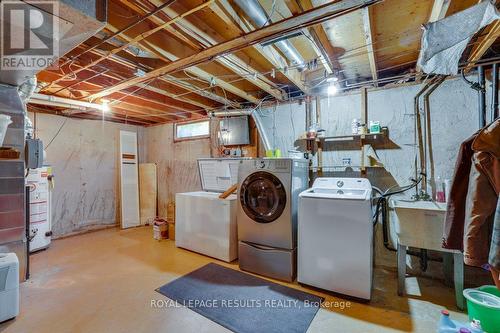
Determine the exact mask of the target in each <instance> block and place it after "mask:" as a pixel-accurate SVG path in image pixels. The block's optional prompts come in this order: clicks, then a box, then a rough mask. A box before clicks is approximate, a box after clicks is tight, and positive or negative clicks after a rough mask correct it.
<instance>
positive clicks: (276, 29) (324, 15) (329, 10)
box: [91, 0, 380, 98]
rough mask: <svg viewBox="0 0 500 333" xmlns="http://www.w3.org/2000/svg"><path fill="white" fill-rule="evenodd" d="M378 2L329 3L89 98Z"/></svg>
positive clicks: (348, 0)
mask: <svg viewBox="0 0 500 333" xmlns="http://www.w3.org/2000/svg"><path fill="white" fill-rule="evenodd" d="M378 2H380V0H344V1H341V2H333V3H328V4H325V5H322V6H319V7H316V8H314V9H311V10H309V11H306V12H304V13H302V14H299V15H297V16H294V17H291V18H288V19H284V20H282V21H279V22H276V23H273V24H271V25H268V26H265V27H263V28H261V29H258V30H255V31H253V32H250V33H248V34H245V35H243V36H240V37H236V38H233V39H231V40H228V41H226V42H223V43H220V44H217V45H215V46H213V47H210V48H207V49H205V50H203V51H201V52H199V53H196V54H193V55H191V56H188V57H185V58H181V59H179V60H176V61H173V62H172V63H169V64H167V65H165V66H163V67H160V68H157V69H155V70H153V71H151V72H149V73H147V74H146V75H145V76H144V77H139V78H132V79H128V80H124V81H123V82H121V83H119V84H117V85H115V86H114V87H111V88H108V89H105V90H103V91H102V92H99V93H97V94H94V95H92V96H91V97H92V98H97V97H103V96H107V95H109V94H111V93H113V92H116V91H119V90H122V89H126V88H128V87H131V86H134V85H136V84H137V83H141V82H144V81H147V80H149V79H151V78H154V77H158V76H161V75H165V74H169V73H172V72H174V71H178V70H182V69H186V68H189V67H191V66H196V65H199V64H202V63H204V62H207V61H210V60H212V59H214V58H216V57H219V56H223V55H226V54H229V53H232V52H236V51H239V50H241V49H243V48H245V47H248V46H250V45H254V44H256V43H259V42H263V41H265V40H269V39H271V38H273V37H276V36H278V35H282V34H284V33H290V32H292V31H297V30H300V29H303V28H306V27H309V26H312V25H315V24H318V23H321V22H323V21H325V20H328V19H332V18H335V17H337V16H341V15H344V14H346V13H349V12H352V11H354V10H357V9H360V8H364V7H366V6H369V5H372V4H374V3H378Z"/></svg>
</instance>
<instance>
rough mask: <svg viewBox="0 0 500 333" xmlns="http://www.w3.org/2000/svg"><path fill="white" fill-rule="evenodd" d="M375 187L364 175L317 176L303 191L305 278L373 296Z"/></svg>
mask: <svg viewBox="0 0 500 333" xmlns="http://www.w3.org/2000/svg"><path fill="white" fill-rule="evenodd" d="M372 221H373V218H372V186H371V184H370V182H369V181H368V179H364V178H317V179H316V180H315V181H314V184H313V187H312V188H310V189H308V190H306V191H304V192H302V193H301V194H300V195H299V209H298V276H297V279H298V281H299V282H301V283H304V284H307V285H311V286H314V287H318V288H321V289H325V290H329V291H333V292H337V293H340V294H344V295H349V296H352V297H357V298H362V299H368V300H369V299H370V298H371V289H372V276H373V222H372Z"/></svg>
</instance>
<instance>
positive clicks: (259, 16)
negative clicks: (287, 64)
mask: <svg viewBox="0 0 500 333" xmlns="http://www.w3.org/2000/svg"><path fill="white" fill-rule="evenodd" d="M234 2H235V3H236V4H237V5H238V7H240V8H241V9H242V10H243V11H244V12H245V14H246V15H248V17H249V18H250V19H251V20H252V21H253V22H254V23H255V24H256V25H258V28H262V27H263V26H265V25H267V24H269V23H270V20H269V17H268V16H267V13H266V11H265V10H264V8H262V6H261V5H260V3H259V1H258V0H235V1H234ZM274 45H276V46H277V47H278V48H279V49H280V50H281V52H283V53H284V54H285V56H286V57H287V58H288V60H291V61H292V62H294V63H296V64H298V65H300V68H304V63H305V61H304V59H303V58H302V56H301V55H300V54H299V52H298V51H297V49H296V48H295V47H294V46H293V45H292V43H290V42H289V41H287V40H282V41H279V42H276V43H275V44H274Z"/></svg>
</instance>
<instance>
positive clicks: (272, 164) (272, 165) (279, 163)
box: [254, 159, 292, 172]
mask: <svg viewBox="0 0 500 333" xmlns="http://www.w3.org/2000/svg"><path fill="white" fill-rule="evenodd" d="M254 166H255V169H259V170H268V171H275V172H290V170H291V167H292V160H290V159H257V160H255V162H254Z"/></svg>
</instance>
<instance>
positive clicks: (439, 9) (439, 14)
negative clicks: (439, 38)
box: [429, 0, 451, 23]
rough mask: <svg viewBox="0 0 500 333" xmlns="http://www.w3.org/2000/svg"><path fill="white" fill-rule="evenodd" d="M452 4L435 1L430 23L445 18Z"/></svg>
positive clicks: (447, 0) (440, 0) (445, 0)
mask: <svg viewBox="0 0 500 333" xmlns="http://www.w3.org/2000/svg"><path fill="white" fill-rule="evenodd" d="M450 4H451V0H434V4H433V5H432V10H431V15H430V16H429V23H432V22H436V21H439V20H441V19H443V18H445V17H446V13H447V12H448V8H450Z"/></svg>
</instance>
